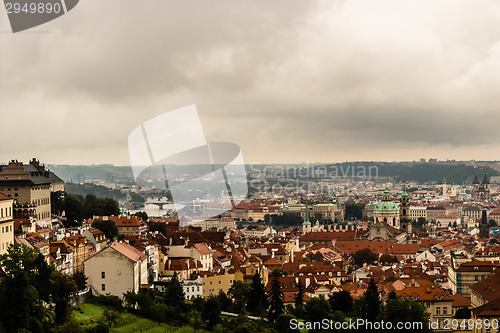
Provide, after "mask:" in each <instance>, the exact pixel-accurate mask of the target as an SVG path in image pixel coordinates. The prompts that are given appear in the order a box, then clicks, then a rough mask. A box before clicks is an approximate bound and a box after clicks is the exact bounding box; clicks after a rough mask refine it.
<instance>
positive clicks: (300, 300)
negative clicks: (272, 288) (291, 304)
mask: <svg viewBox="0 0 500 333" xmlns="http://www.w3.org/2000/svg"><path fill="white" fill-rule="evenodd" d="M297 288H299V290H297V294H296V295H295V306H296V307H297V306H303V305H304V286H303V285H302V282H301V281H300V280H299V283H297Z"/></svg>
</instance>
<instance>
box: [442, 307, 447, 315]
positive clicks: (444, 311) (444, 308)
mask: <svg viewBox="0 0 500 333" xmlns="http://www.w3.org/2000/svg"><path fill="white" fill-rule="evenodd" d="M443 314H444V315H445V314H448V308H447V307H443Z"/></svg>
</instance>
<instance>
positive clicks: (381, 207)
mask: <svg viewBox="0 0 500 333" xmlns="http://www.w3.org/2000/svg"><path fill="white" fill-rule="evenodd" d="M373 210H374V211H384V212H392V211H399V206H398V204H397V203H395V202H392V201H379V202H377V204H376V205H375V207H374V208H373Z"/></svg>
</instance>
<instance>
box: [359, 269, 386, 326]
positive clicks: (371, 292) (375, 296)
mask: <svg viewBox="0 0 500 333" xmlns="http://www.w3.org/2000/svg"><path fill="white" fill-rule="evenodd" d="M381 304H382V301H381V300H380V294H379V292H378V288H377V284H376V283H375V280H374V279H373V278H371V279H370V282H369V283H368V289H366V291H365V293H364V304H363V310H362V311H363V313H362V316H363V318H364V319H367V320H368V321H372V322H374V321H375V320H376V319H377V317H378V315H379V313H380V305H381Z"/></svg>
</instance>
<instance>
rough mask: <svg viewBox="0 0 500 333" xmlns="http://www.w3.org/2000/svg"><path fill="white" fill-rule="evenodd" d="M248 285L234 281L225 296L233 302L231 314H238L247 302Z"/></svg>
mask: <svg viewBox="0 0 500 333" xmlns="http://www.w3.org/2000/svg"><path fill="white" fill-rule="evenodd" d="M250 292H251V291H250V285H249V284H248V283H245V282H243V281H236V280H235V281H234V282H233V285H232V286H231V288H229V290H228V292H227V294H228V295H229V297H231V298H232V299H233V301H234V304H233V307H234V309H233V312H235V313H240V311H241V310H242V309H243V308H244V307H245V306H246V304H247V302H248V295H249V294H250Z"/></svg>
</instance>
